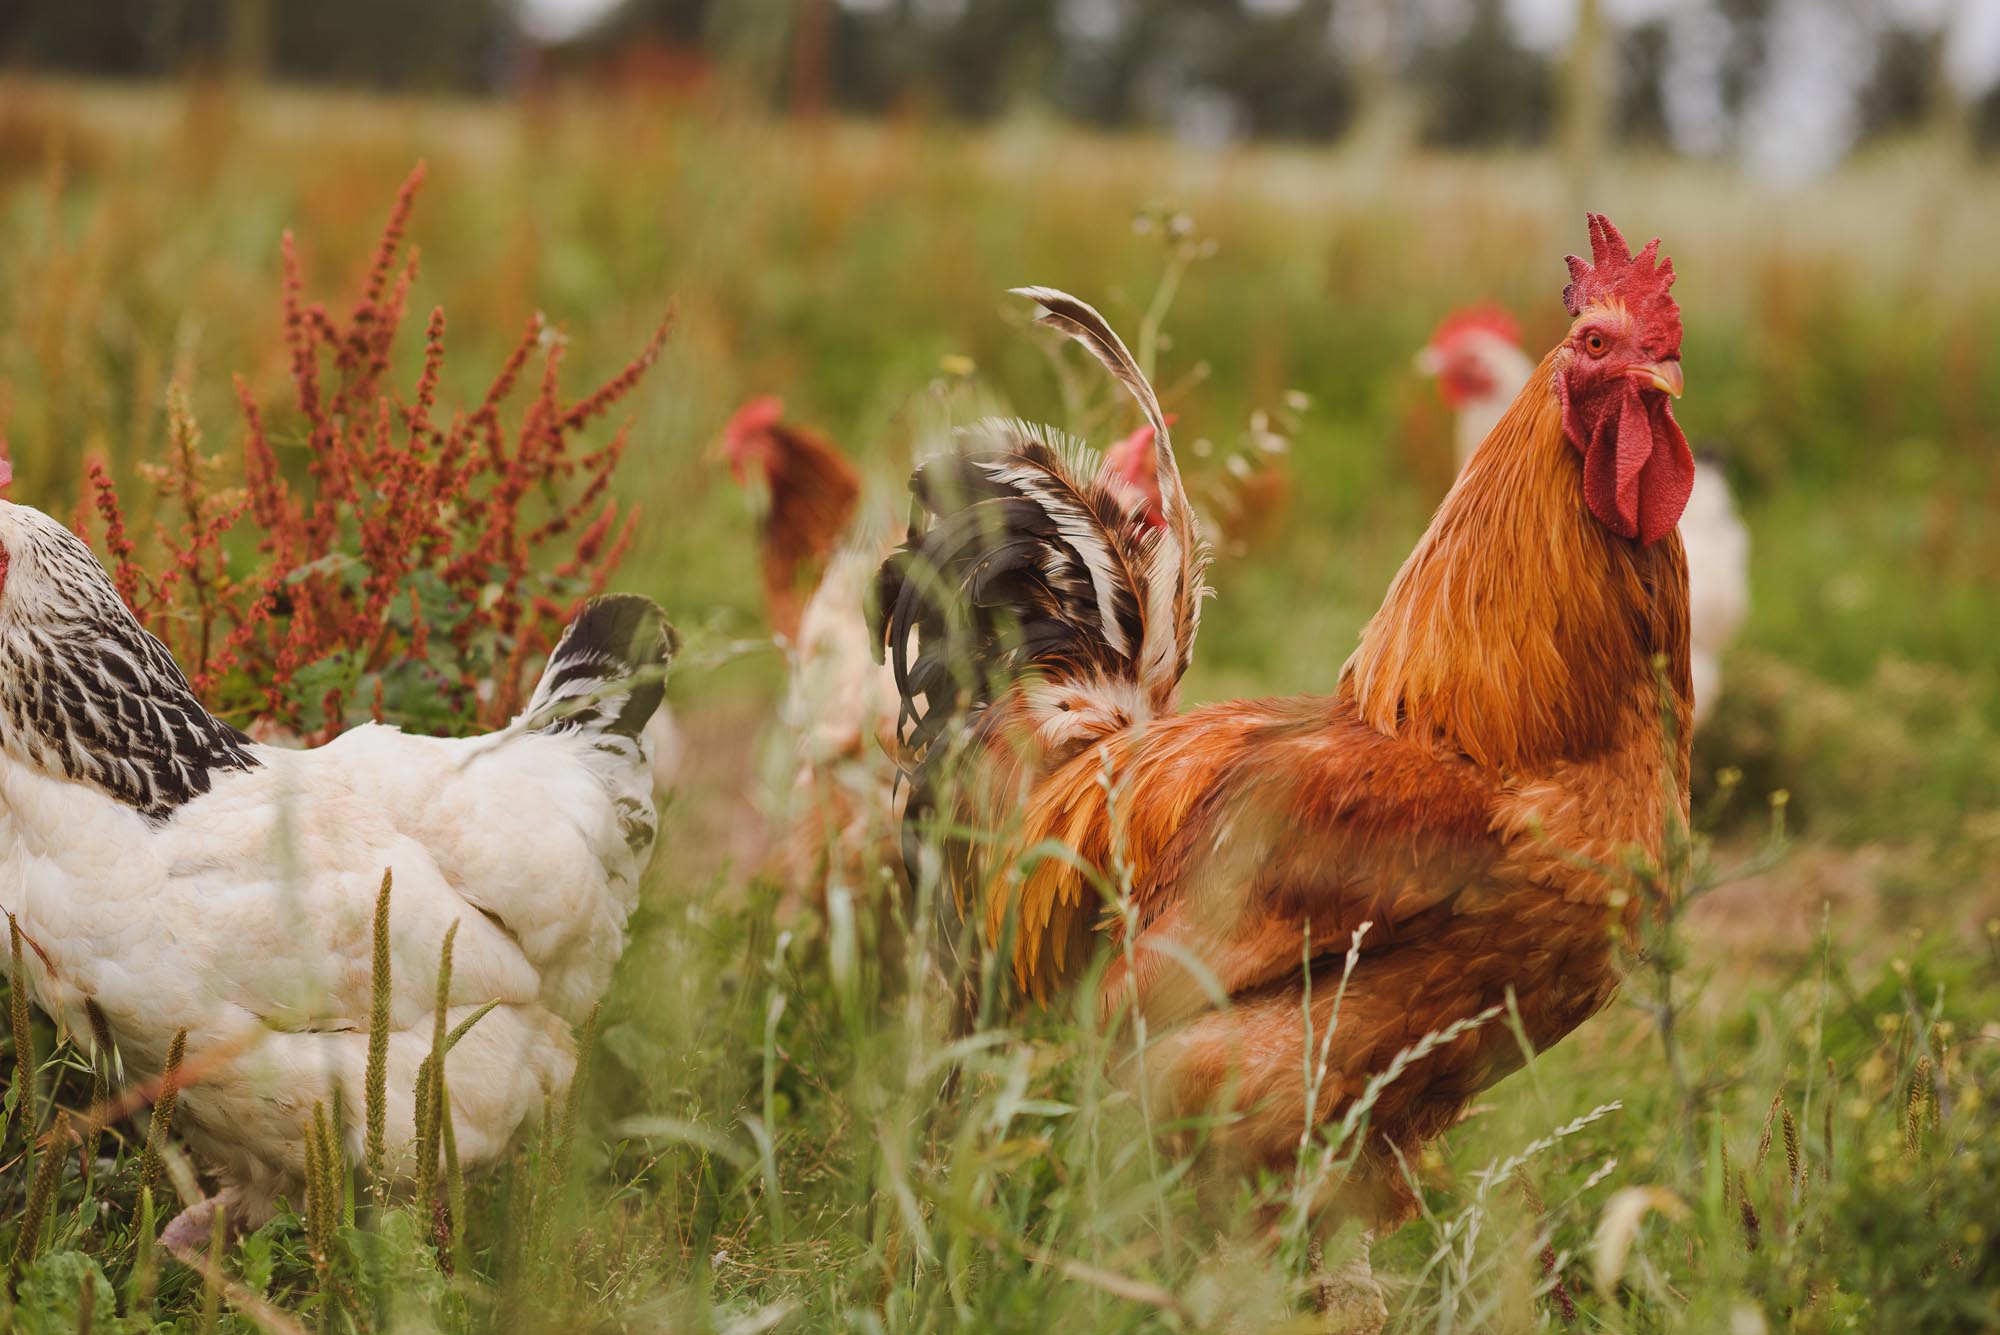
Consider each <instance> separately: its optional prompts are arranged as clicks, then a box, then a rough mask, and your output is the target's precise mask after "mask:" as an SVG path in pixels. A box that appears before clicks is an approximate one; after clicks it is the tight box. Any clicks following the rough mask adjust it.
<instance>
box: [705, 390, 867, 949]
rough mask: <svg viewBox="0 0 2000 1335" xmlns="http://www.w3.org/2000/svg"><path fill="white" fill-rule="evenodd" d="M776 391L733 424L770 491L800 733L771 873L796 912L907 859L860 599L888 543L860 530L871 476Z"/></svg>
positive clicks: (741, 466) (775, 593) (765, 528)
mask: <svg viewBox="0 0 2000 1335" xmlns="http://www.w3.org/2000/svg"><path fill="white" fill-rule="evenodd" d="M782 412H783V404H782V403H781V401H780V400H778V399H777V398H775V397H772V396H770V395H766V396H763V397H761V398H756V399H752V400H751V401H750V402H748V403H746V404H744V405H743V406H742V407H741V408H739V409H738V410H737V411H736V414H735V415H734V416H733V417H731V418H730V420H729V424H728V425H727V426H726V427H725V428H724V429H723V448H724V453H725V457H726V458H727V459H728V461H729V466H730V471H731V472H732V474H733V475H734V476H735V478H736V481H737V482H738V483H741V484H745V485H748V484H749V483H750V482H751V481H752V477H753V474H752V470H753V469H754V470H757V471H756V480H757V481H760V482H761V483H762V485H763V488H764V490H765V492H766V495H767V497H768V508H767V509H766V510H765V512H764V515H763V518H762V521H761V523H760V525H759V531H758V545H759V553H760V559H759V565H760V567H761V570H762V574H763V581H764V599H765V607H766V610H767V613H768V615H769V618H770V624H771V630H772V632H773V634H774V635H775V636H776V637H777V639H778V641H779V643H780V644H781V645H782V646H783V647H784V650H785V652H786V655H787V658H788V667H789V671H788V674H787V678H786V686H785V699H784V703H783V704H782V705H781V706H780V709H779V718H780V721H781V722H782V724H783V725H784V727H785V729H786V731H787V733H788V734H789V735H790V737H791V738H792V743H793V760H794V768H793V771H792V775H791V779H790V782H789V787H788V789H787V791H786V792H784V793H783V794H782V795H780V797H779V799H778V809H776V810H773V811H772V812H771V813H770V815H771V822H772V827H773V830H774V832H775V839H774V844H775V846H774V848H773V849H772V852H771V856H770V860H769V861H768V863H767V864H766V867H765V870H766V872H767V873H768V874H769V875H770V876H771V877H772V878H773V879H775V880H776V881H778V882H779V884H780V885H781V886H783V888H784V894H785V904H786V907H787V909H793V908H796V907H798V906H800V905H803V904H807V903H810V904H813V905H815V906H818V907H824V906H825V903H826V896H827V892H828V890H829V889H830V888H831V887H833V886H836V885H838V886H842V887H845V888H846V889H847V890H849V891H852V892H856V893H860V892H863V891H865V890H867V889H868V888H869V887H870V886H872V885H873V883H874V882H875V881H877V880H879V879H880V878H881V876H882V875H883V874H884V869H885V868H886V869H887V870H888V873H889V874H890V875H893V874H894V873H895V872H896V871H898V870H900V868H899V866H898V865H897V864H898V863H899V861H900V859H899V858H898V857H897V854H896V849H895V847H894V845H893V844H890V843H886V842H885V841H884V839H883V838H882V835H881V833H880V832H881V831H882V830H885V829H892V828H894V826H895V823H896V817H897V812H898V808H897V806H896V789H895V769H894V766H893V765H892V763H891V762H890V760H889V755H890V749H891V748H892V747H893V746H894V744H895V723H896V714H897V709H898V699H897V695H896V689H895V682H894V679H893V678H891V677H890V675H889V673H888V671H887V670H886V669H885V668H883V667H882V666H881V665H880V664H878V663H877V662H876V661H875V659H874V655H873V652H872V648H871V640H870V637H869V635H868V630H867V619H866V617H865V615H864V613H863V609H862V604H863V601H864V600H865V598H866V596H867V592H868V586H869V582H870V579H871V577H872V576H873V574H874V571H875V567H876V566H877V565H878V564H879V563H880V562H881V560H882V557H883V554H884V552H885V551H886V549H887V547H888V543H886V542H883V541H877V540H871V539H870V537H869V536H868V535H867V534H865V533H861V532H858V531H857V530H858V529H859V528H860V527H861V525H860V524H859V523H858V521H857V514H858V512H859V510H860V501H861V478H860V474H859V473H858V472H856V470H855V468H854V465H853V464H852V463H850V462H849V461H848V460H847V458H846V457H845V456H844V455H842V454H841V452H840V451H839V450H838V449H837V448H836V447H835V446H834V445H832V444H831V443H829V442H828V441H826V440H824V439H822V438H820V437H819V436H817V435H814V434H813V433H812V432H809V431H806V430H804V429H802V428H799V427H795V426H792V425H790V424H788V423H786V422H784V421H783V420H782V419H781V414H782Z"/></svg>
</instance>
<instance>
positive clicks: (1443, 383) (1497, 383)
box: [1416, 305, 1750, 726]
mask: <svg viewBox="0 0 2000 1335" xmlns="http://www.w3.org/2000/svg"><path fill="white" fill-rule="evenodd" d="M1416 369H1417V370H1418V371H1419V372H1420V373H1422V374H1424V375H1427V376H1432V377H1435V378H1436V380H1437V382H1438V393H1439V395H1440V396H1441V397H1442V398H1443V399H1444V401H1445V406H1446V407H1448V408H1450V409H1451V410H1452V411H1453V412H1454V413H1455V414H1456V417H1457V421H1456V425H1455V429H1454V431H1453V435H1452V443H1453V447H1454V449H1455V450H1456V452H1457V463H1458V467H1459V468H1461V469H1463V468H1464V467H1465V462H1466V460H1468V459H1470V458H1471V457H1472V452H1473V451H1474V450H1476V449H1478V448H1479V445H1480V443H1481V442H1482V441H1484V440H1485V439H1486V436H1487V433H1489V432H1490V431H1492V429H1493V427H1494V425H1495V424H1496V423H1498V422H1499V420H1500V417H1501V415H1502V414H1503V413H1505V412H1506V411H1507V406H1508V405H1509V404H1510V403H1512V402H1513V401H1514V396H1515V395H1516V394H1518V393H1519V392H1520V390H1521V387H1522V386H1523V385H1525V384H1527V383H1528V377H1529V376H1530V375H1532V374H1533V373H1534V370H1535V363H1534V360H1533V359H1532V358H1530V357H1529V356H1528V354H1527V353H1526V352H1524V351H1522V349H1521V326H1520V324H1519V323H1518V322H1517V321H1516V320H1515V319H1514V317H1513V316H1511V315H1509V314H1507V312H1506V311H1504V310H1501V309H1500V308H1498V307H1497V306H1489V305H1481V306H1469V307H1466V308H1465V309H1463V310H1458V311H1453V312H1452V313H1451V314H1450V315H1447V316H1446V317H1445V318H1444V321H1443V322H1442V323H1441V324H1439V325H1438V327H1437V332H1436V333H1434V334H1432V335H1431V341H1430V343H1429V344H1428V345H1427V346H1426V347H1425V348H1424V349H1423V351H1421V352H1419V353H1418V354H1417V358H1416ZM1704 462H1705V463H1706V464H1707V465H1708V466H1707V467H1703V468H1700V469H1697V470H1696V471H1695V475H1694V493H1693V494H1692V495H1691V496H1690V497H1689V498H1688V504H1687V510H1686V511H1685V512H1684V513H1683V514H1682V515H1681V523H1680V529H1681V541H1682V542H1683V543H1684V544H1685V545H1686V547H1687V564H1688V601H1689V609H1688V620H1689V623H1690V638H1691V642H1692V643H1691V654H1692V659H1693V676H1694V721H1695V723H1696V725H1697V726H1699V725H1700V723H1701V722H1702V720H1703V719H1705V718H1706V717H1707V716H1708V713H1709V711H1710V710H1711V709H1712V708H1713V707H1714V704H1715V698H1716V695H1717V693H1718V692H1719V691H1720V689H1721V686H1722V660H1723V657H1724V656H1725V655H1726V654H1727V653H1728V651H1729V646H1730V645H1731V644H1732V643H1734V642H1735V639H1736V633H1737V631H1738V630H1739V629H1740V628H1741V627H1742V625H1743V619H1744V617H1745V616H1747V615H1748V614H1749V611H1750V534H1749V531H1748V530H1747V529H1745V528H1744V527H1743V520H1742V518H1741V517H1740V516H1739V515H1738V514H1737V513H1736V502H1735V499H1734V497H1732V496H1731V495H1730V492H1729V480H1728V479H1727V478H1726V477H1725V476H1724V475H1723V472H1722V469H1721V468H1720V467H1719V466H1716V465H1715V463H1714V462H1713V460H1711V459H1704Z"/></svg>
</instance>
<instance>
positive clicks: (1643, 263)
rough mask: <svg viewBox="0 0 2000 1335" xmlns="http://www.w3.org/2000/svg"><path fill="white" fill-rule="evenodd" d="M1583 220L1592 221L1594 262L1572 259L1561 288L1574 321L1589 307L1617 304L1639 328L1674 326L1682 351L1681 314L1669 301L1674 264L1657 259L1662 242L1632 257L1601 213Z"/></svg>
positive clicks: (1591, 256)
mask: <svg viewBox="0 0 2000 1335" xmlns="http://www.w3.org/2000/svg"><path fill="white" fill-rule="evenodd" d="M1585 216H1586V217H1587V218H1588V219H1589V220H1590V260H1589V262H1588V263H1586V262H1585V261H1584V260H1583V259H1582V258H1581V257H1579V256H1576V255H1571V256H1569V257H1568V259H1569V279H1570V281H1569V285H1568V286H1567V287H1565V288H1563V305H1564V306H1565V307H1566V308H1567V309H1568V310H1569V313H1570V314H1571V315H1581V314H1583V311H1584V308H1585V307H1586V306H1596V305H1600V304H1602V303H1603V302H1605V301H1609V300H1613V299H1615V300H1617V301H1619V302H1622V303H1623V304H1624V306H1625V309H1626V310H1627V311H1628V312H1630V314H1631V316H1632V318H1633V320H1635V321H1637V322H1640V323H1645V324H1650V323H1652V322H1655V321H1672V323H1673V329H1674V333H1675V334H1676V338H1675V340H1674V342H1675V346H1676V347H1678V346H1679V341H1680V340H1679V338H1678V334H1679V332H1680V318H1681V308H1680V307H1679V306H1677V305H1675V304H1674V299H1673V298H1672V297H1670V296H1668V295H1667V289H1668V288H1670V287H1672V286H1673V285H1674V262H1673V261H1672V260H1667V259H1660V258H1659V255H1660V238H1658V237H1657V236H1656V237H1654V238H1653V239H1652V240H1651V241H1648V242H1647V243H1646V248H1645V249H1644V250H1642V251H1640V252H1639V253H1638V254H1637V255H1634V254H1633V253H1632V248H1631V247H1630V246H1628V245H1626V244H1625V238H1624V237H1623V236H1621V235H1619V233H1618V229H1617V228H1616V227H1613V226H1612V225H1611V220H1610V219H1609V218H1607V217H1605V216H1604V215H1603V214H1601V213H1591V214H1586V215H1585Z"/></svg>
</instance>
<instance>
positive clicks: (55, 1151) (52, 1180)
mask: <svg viewBox="0 0 2000 1335" xmlns="http://www.w3.org/2000/svg"><path fill="white" fill-rule="evenodd" d="M68 1144H69V1114H68V1113H67V1112H58V1113H57V1114H56V1125H55V1129H54V1130H53V1131H51V1132H50V1133H49V1143H48V1146H47V1147H46V1149H45V1150H44V1151H43V1153H42V1155H41V1157H40V1162H39V1163H38V1164H37V1165H36V1168H35V1180H34V1184H33V1185H32V1186H30V1187H29V1188H28V1203H27V1205H26V1206H25V1207H24V1208H23V1209H22V1211H21V1232H20V1235H19V1236H18V1237H16V1238H15V1239H14V1269H15V1271H16V1272H19V1271H20V1270H22V1269H24V1268H25V1267H26V1266H27V1265H28V1264H29V1263H30V1262H32V1261H33V1260H34V1259H35V1255H36V1253H38V1252H39V1251H41V1248H42V1225H43V1224H44V1223H45V1222H47V1220H48V1217H49V1203H50V1202H51V1201H53V1200H54V1199H55V1196H56V1181H57V1179H58V1178H60V1177H61V1176H62V1166H63V1160H64V1159H65V1158H67V1157H68V1156H67V1155H65V1154H64V1153H63V1151H64V1149H65V1148H66V1147H67V1146H68Z"/></svg>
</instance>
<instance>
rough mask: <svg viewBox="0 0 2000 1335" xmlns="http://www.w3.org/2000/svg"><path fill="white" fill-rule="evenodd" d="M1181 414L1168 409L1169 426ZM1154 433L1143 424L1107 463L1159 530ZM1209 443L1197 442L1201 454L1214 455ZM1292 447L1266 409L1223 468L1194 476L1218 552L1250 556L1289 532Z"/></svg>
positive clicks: (1191, 493) (1195, 493) (1195, 499)
mask: <svg viewBox="0 0 2000 1335" xmlns="http://www.w3.org/2000/svg"><path fill="white" fill-rule="evenodd" d="M1178 416H1179V415H1178V414H1176V413H1168V414H1167V415H1166V422H1167V425H1168V426H1169V427H1171V426H1173V425H1174V423H1175V422H1176V421H1177V420H1178ZM1153 434H1154V433H1153V428H1152V427H1150V426H1141V427H1139V428H1138V429H1137V430H1135V431H1133V432H1132V433H1131V434H1130V435H1128V436H1126V437H1124V438H1123V439H1121V440H1120V441H1118V443H1117V444H1115V445H1113V446H1112V447H1111V448H1110V449H1109V450H1107V451H1106V452H1105V466H1106V468H1107V469H1108V470H1109V476H1110V477H1111V479H1112V480H1113V482H1114V483H1115V484H1116V485H1117V486H1118V487H1119V488H1120V494H1121V495H1123V496H1124V498H1125V500H1126V502H1127V503H1128V504H1131V505H1134V506H1144V507H1145V509H1146V523H1147V525H1148V526H1149V527H1151V528H1159V527H1161V526H1162V525H1164V524H1165V523H1166V519H1165V517H1164V516H1163V515H1162V513H1161V510H1160V484H1159V479H1158V478H1157V477H1156V476H1155V475H1154V473H1153ZM1207 446H1208V442H1207V441H1200V442H1197V450H1196V452H1197V454H1205V453H1209V452H1210V451H1209V450H1208V449H1207ZM1290 448H1291V442H1290V440H1288V439H1287V438H1286V437H1285V436H1284V435H1282V434H1280V433H1279V432H1278V431H1277V430H1274V429H1273V427H1272V423H1271V418H1270V415H1269V414H1267V413H1265V412H1263V411H1261V410H1260V411H1258V412H1256V413H1253V414H1252V415H1251V418H1250V428H1249V431H1248V432H1247V433H1246V435H1245V437H1244V441H1243V443H1242V444H1241V445H1239V446H1237V447H1235V448H1232V449H1230V450H1229V451H1228V452H1227V453H1226V454H1224V456H1223V459H1222V466H1221V467H1220V468H1219V469H1218V468H1211V469H1209V470H1208V471H1206V472H1204V473H1202V474H1200V475H1199V476H1191V477H1189V478H1188V481H1187V488H1188V497H1189V500H1190V501H1191V502H1192V503H1193V504H1194V507H1195V512H1196V514H1197V516H1198V517H1199V519H1200V521H1201V528H1202V532H1203V534H1204V535H1205V536H1206V537H1207V538H1208V540H1209V542H1210V543H1211V544H1212V545H1213V546H1214V547H1215V549H1216V550H1218V551H1220V552H1223V553H1225V554H1227V555H1229V556H1242V555H1246V554H1248V553H1250V552H1253V551H1255V550H1257V549H1258V548H1261V547H1264V546H1267V545H1268V544H1270V543H1271V542H1272V541H1273V540H1274V539H1275V538H1276V537H1277V535H1278V534H1279V533H1280V532H1281V531H1282V530H1283V528H1284V523H1285V518H1286V516H1287V515H1288V514H1289V512H1290V510H1291V505H1292V469H1291V461H1290V455H1289V451H1290Z"/></svg>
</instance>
